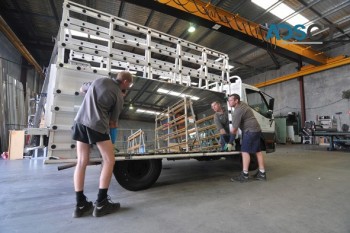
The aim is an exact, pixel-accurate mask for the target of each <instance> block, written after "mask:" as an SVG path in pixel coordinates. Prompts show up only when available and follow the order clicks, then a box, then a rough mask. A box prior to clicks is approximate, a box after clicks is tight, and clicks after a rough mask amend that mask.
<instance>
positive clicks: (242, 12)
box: [0, 0, 350, 120]
mask: <svg viewBox="0 0 350 233" xmlns="http://www.w3.org/2000/svg"><path fill="white" fill-rule="evenodd" d="M63 2H64V1H63V0H21V1H19V0H2V1H0V14H1V17H2V19H3V20H4V21H5V23H6V24H7V25H8V27H9V28H10V29H11V30H12V31H13V32H14V33H15V34H16V36H17V37H18V38H19V40H20V41H21V43H23V45H24V47H25V48H26V49H27V50H28V51H29V53H30V55H31V57H32V58H33V59H35V60H36V63H37V64H38V66H39V68H40V67H42V68H44V67H47V66H48V65H49V60H50V57H51V54H52V51H53V47H54V43H55V38H56V36H57V34H58V31H59V26H60V23H61V17H62V6H63ZM74 2H76V3H78V4H81V5H84V6H87V7H90V8H94V9H96V10H98V11H102V12H105V13H108V14H111V15H114V16H117V17H120V18H122V19H125V20H128V21H131V22H134V23H137V24H140V25H143V26H146V27H149V28H152V29H155V30H158V31H161V32H164V33H167V34H170V35H172V36H175V37H178V38H181V39H183V40H187V41H190V42H193V43H196V44H199V45H202V46H205V47H208V48H211V49H214V50H217V51H219V52H222V53H226V54H228V56H229V64H230V65H232V66H233V67H234V68H233V69H231V71H230V74H231V75H238V76H240V77H241V79H242V80H243V82H244V79H247V78H249V77H252V76H255V75H257V74H261V73H264V72H266V71H269V70H277V69H279V68H280V67H281V66H283V65H286V64H290V63H294V64H295V67H299V68H300V67H301V66H303V65H306V67H305V68H304V70H303V69H301V71H299V72H305V70H307V69H308V66H311V68H316V69H315V70H318V71H320V70H324V69H328V68H332V62H333V61H334V60H337V61H340V62H342V63H341V64H345V63H346V64H349V63H350V61H349V59H347V60H344V59H345V58H346V57H344V56H343V57H341V58H334V57H333V58H332V57H330V55H329V52H330V50H332V49H334V48H337V47H339V46H342V45H344V44H345V43H347V42H348V41H350V1H348V0H332V1H331V0H279V1H278V0H264V1H263V0H261V1H257V0H211V1H209V0H158V1H155V0H124V1H122V0H74ZM281 7H283V10H282V9H281ZM282 11H283V12H287V14H285V15H281V14H280V13H281V12H282ZM290 20H294V25H295V24H302V25H305V26H306V29H307V28H308V27H309V26H310V25H315V24H316V25H318V28H317V29H316V30H315V31H312V34H314V35H317V38H318V39H319V40H320V41H322V43H310V42H313V40H311V39H312V38H307V39H306V40H304V41H305V42H306V43H304V44H302V45H300V44H298V41H296V40H289V43H287V44H286V43H283V41H278V40H276V39H275V38H273V39H266V36H267V34H268V30H269V29H270V28H271V25H278V24H281V23H285V24H286V23H289V22H291V21H290ZM1 24H2V23H1ZM291 24H292V23H291ZM292 25H293V24H292ZM189 26H194V27H195V28H196V30H195V31H194V32H189V31H188V28H189ZM280 32H281V35H282V36H287V34H288V32H287V30H286V29H284V30H281V31H280ZM293 35H294V36H296V34H295V33H294V34H293ZM308 35H309V34H308ZM329 38H331V39H332V40H331V41H330V40H329ZM19 47H20V46H19ZM22 54H23V53H22ZM337 55H346V54H337ZM342 59H343V60H342ZM27 60H28V59H27ZM32 64H33V63H32ZM307 65H308V66H307ZM337 65H339V63H338V64H333V67H335V66H337ZM37 70H38V69H37ZM295 71H296V72H297V69H296V70H295ZM310 73H311V72H310ZM299 74H302V73H297V74H295V75H294V76H289V77H284V78H283V80H284V81H285V80H288V79H289V78H293V77H296V76H298V75H299ZM144 82H146V81H142V80H137V81H136V83H135V86H134V87H133V89H132V90H131V91H130V92H129V93H128V95H127V97H126V103H127V104H128V105H133V106H141V107H144V108H149V109H153V110H155V111H157V110H161V109H162V107H164V106H166V105H169V104H170V103H172V102H174V101H175V99H173V100H169V99H167V100H166V98H164V97H162V96H161V94H159V93H158V94H157V93H155V90H156V89H155V87H157V88H159V87H161V86H163V85H165V84H161V83H153V82H146V83H144ZM272 83H274V82H273V81H270V84H272ZM264 85H266V84H264ZM256 86H258V87H259V84H257V85H256ZM171 88H173V89H176V88H178V87H176V86H171ZM185 89H186V87H183V88H182V89H181V90H174V91H179V92H184V91H185ZM188 91H189V90H187V91H186V92H188ZM190 92H191V94H193V95H194V96H201V98H204V99H206V98H205V97H206V95H205V94H202V93H201V92H200V90H197V92H196V91H193V90H192V91H190ZM208 96H210V97H211V99H213V98H215V96H211V94H208ZM147 101H148V102H149V103H148V102H147ZM197 105H198V106H201V104H200V103H197ZM198 109H200V108H198ZM200 110H201V111H202V110H204V109H200ZM130 113H131V112H129V110H128V109H125V110H124V111H123V116H124V117H125V118H128V119H132V118H133V114H130ZM139 117H142V114H141V116H140V115H139ZM134 118H135V117H134ZM136 120H137V117H136Z"/></svg>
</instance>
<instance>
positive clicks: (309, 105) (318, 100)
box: [244, 44, 350, 129]
mask: <svg viewBox="0 0 350 233" xmlns="http://www.w3.org/2000/svg"><path fill="white" fill-rule="evenodd" d="M330 54H331V56H337V55H339V54H343V55H347V54H350V44H346V45H345V46H343V47H340V48H337V49H335V50H333V51H331V53H330ZM296 67H297V64H289V65H286V66H283V67H282V68H281V69H280V70H276V71H269V72H266V73H263V74H261V75H257V76H254V77H252V78H249V79H244V82H245V83H248V84H257V83H260V82H264V81H266V80H270V79H274V78H278V77H280V76H283V75H286V74H291V73H294V72H296V71H297V69H296ZM304 89H305V108H306V120H307V121H315V120H316V118H317V116H318V115H319V116H325V115H327V116H328V115H330V116H332V115H333V116H334V117H335V118H336V119H337V120H338V122H339V118H340V121H341V123H342V124H344V123H345V124H348V125H350V115H349V114H348V111H349V110H350V101H349V100H348V99H343V98H342V94H343V93H342V92H343V91H347V90H350V65H346V66H341V67H338V68H335V69H331V70H327V71H323V72H320V73H315V74H311V75H307V76H304ZM262 91H264V92H266V93H267V94H269V95H271V96H273V97H275V98H276V100H275V115H276V116H279V115H283V116H286V115H287V114H288V112H296V113H298V112H301V111H300V106H301V105H300V92H299V81H298V79H293V80H290V81H286V82H283V83H279V84H275V85H272V86H267V87H263V88H262ZM337 112H342V114H341V115H336V114H335V113H337ZM338 125H340V124H338ZM338 129H340V128H338Z"/></svg>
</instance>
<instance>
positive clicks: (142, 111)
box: [136, 108, 161, 115]
mask: <svg viewBox="0 0 350 233" xmlns="http://www.w3.org/2000/svg"><path fill="white" fill-rule="evenodd" d="M136 112H137V113H144V114H150V115H159V114H161V112H156V111H151V110H145V109H140V108H138V109H137V110H136Z"/></svg>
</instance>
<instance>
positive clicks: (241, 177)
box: [231, 172, 249, 183]
mask: <svg viewBox="0 0 350 233" xmlns="http://www.w3.org/2000/svg"><path fill="white" fill-rule="evenodd" d="M231 181H232V182H235V181H238V182H241V183H244V182H248V181H249V175H248V174H244V172H241V173H240V174H239V175H238V176H235V177H232V178H231Z"/></svg>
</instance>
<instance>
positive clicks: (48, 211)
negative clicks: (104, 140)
mask: <svg viewBox="0 0 350 233" xmlns="http://www.w3.org/2000/svg"><path fill="white" fill-rule="evenodd" d="M316 148H317V149H316ZM265 158H266V170H267V172H268V173H267V175H268V181H267V182H261V181H252V182H250V183H244V184H241V183H232V182H230V177H231V176H232V175H234V174H237V173H239V168H238V167H237V166H234V165H233V164H232V162H230V161H224V160H220V161H214V162H197V161H195V160H185V161H176V162H173V161H165V160H163V170H162V174H161V176H160V178H159V180H158V182H157V183H156V184H155V185H154V186H153V187H152V188H150V189H148V190H145V191H140V192H130V191H127V190H125V189H123V188H122V187H121V186H120V185H119V184H118V183H117V182H116V180H115V179H114V178H113V180H112V183H111V188H110V191H109V194H110V195H111V197H112V199H113V200H114V201H119V202H121V205H122V208H121V210H120V211H119V212H117V213H115V214H111V215H107V216H104V217H101V218H94V217H92V216H91V217H90V216H88V217H83V218H80V219H73V218H72V217H71V215H72V211H73V207H74V205H75V195H74V192H73V183H72V176H73V171H74V169H67V170H63V171H57V165H44V164H43V161H42V160H40V159H39V160H18V161H6V160H0V183H1V186H0V187H1V192H0V201H1V205H0V232H4V233H5V232H6V233H11V232H21V233H22V232H23V233H30V232H33V233H41V232H42V233H47V232H60V233H62V232H64V233H69V232H84V233H89V232H93V233H97V232H118V233H124V232H128V233H129V232H130V233H138V232H144V233H146V232H149V233H157V232H159V233H163V232H165V233H168V232H169V233H170V232H171V233H172V232H174V233H179V232H196V233H206V232H208V233H213V232H230V233H232V232H245V233H255V232H256V233H265V232H268V233H281V232H283V233H289V232H290V233H296V232H302V233H307V232H310V233H315V232H317V233H322V232H324V233H332V232H336V233H348V232H350V153H349V152H339V151H336V152H328V151H327V150H326V148H318V147H315V146H310V145H283V146H281V145H278V148H277V152H276V153H273V154H268V155H266V156H265ZM99 171H100V166H90V167H89V168H88V172H87V179H86V189H85V192H86V195H87V196H88V197H89V199H90V200H92V201H95V199H96V196H97V187H98V175H99Z"/></svg>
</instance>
